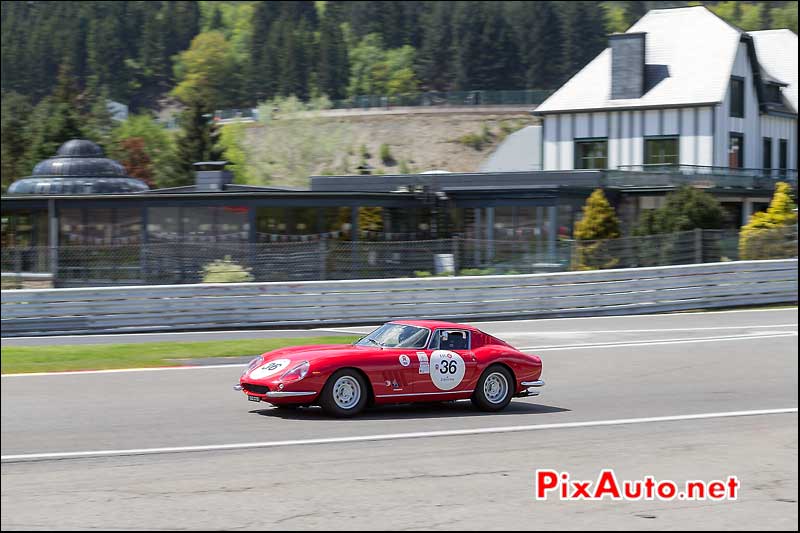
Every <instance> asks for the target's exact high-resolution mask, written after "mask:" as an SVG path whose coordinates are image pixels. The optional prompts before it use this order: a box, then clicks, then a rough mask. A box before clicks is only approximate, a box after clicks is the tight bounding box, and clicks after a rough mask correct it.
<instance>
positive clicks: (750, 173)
mask: <svg viewBox="0 0 800 533" xmlns="http://www.w3.org/2000/svg"><path fill="white" fill-rule="evenodd" d="M778 181H785V182H787V183H789V184H791V185H792V186H793V187H797V170H795V169H776V168H772V169H770V168H729V167H715V166H704V165H663V164H655V165H620V166H619V167H617V169H616V170H608V171H607V172H606V185H610V186H613V187H647V186H650V187H659V186H675V185H684V184H686V185H693V186H695V187H704V186H705V187H715V188H736V189H768V190H771V189H773V188H774V187H775V183H776V182H778Z"/></svg>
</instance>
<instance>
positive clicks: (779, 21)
mask: <svg viewBox="0 0 800 533" xmlns="http://www.w3.org/2000/svg"><path fill="white" fill-rule="evenodd" d="M771 27H773V28H788V29H790V30H792V31H793V32H795V33H797V2H786V3H785V4H784V5H783V7H774V8H772V26H771Z"/></svg>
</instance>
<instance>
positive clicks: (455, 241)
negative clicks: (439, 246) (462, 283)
mask: <svg viewBox="0 0 800 533" xmlns="http://www.w3.org/2000/svg"><path fill="white" fill-rule="evenodd" d="M452 241H453V275H454V276H457V275H458V263H459V260H458V235H453V238H452Z"/></svg>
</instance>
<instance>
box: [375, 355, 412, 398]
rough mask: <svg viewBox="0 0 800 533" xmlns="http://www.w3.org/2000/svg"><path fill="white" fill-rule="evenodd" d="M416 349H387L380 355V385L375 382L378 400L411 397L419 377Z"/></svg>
mask: <svg viewBox="0 0 800 533" xmlns="http://www.w3.org/2000/svg"><path fill="white" fill-rule="evenodd" d="M416 351H417V350H415V349H414V348H386V349H385V350H384V351H383V353H382V354H381V355H380V357H379V358H380V365H379V367H380V370H381V373H380V379H379V383H375V382H373V390H375V396H376V398H389V397H392V396H409V395H411V394H412V393H413V388H414V381H415V380H416V378H417V376H418V375H419V359H418V358H417V356H416V355H415V352H416Z"/></svg>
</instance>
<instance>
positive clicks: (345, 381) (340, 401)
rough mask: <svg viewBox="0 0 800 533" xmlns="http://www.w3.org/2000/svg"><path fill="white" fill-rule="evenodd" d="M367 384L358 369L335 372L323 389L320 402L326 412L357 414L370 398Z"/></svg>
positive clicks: (345, 415)
mask: <svg viewBox="0 0 800 533" xmlns="http://www.w3.org/2000/svg"><path fill="white" fill-rule="evenodd" d="M368 396H369V395H368V393H367V384H366V383H365V382H364V378H363V377H361V374H359V373H358V372H357V371H355V370H353V369H350V368H345V369H342V370H339V371H337V372H335V373H334V374H333V375H332V376H331V377H330V379H328V382H327V383H326V384H325V388H323V389H322V394H321V395H320V401H319V404H320V406H321V407H322V410H323V411H325V413H327V414H329V415H331V416H336V417H342V418H344V417H350V416H355V415H357V414H358V413H360V412H361V411H363V410H364V407H365V406H366V405H367V400H368Z"/></svg>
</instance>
